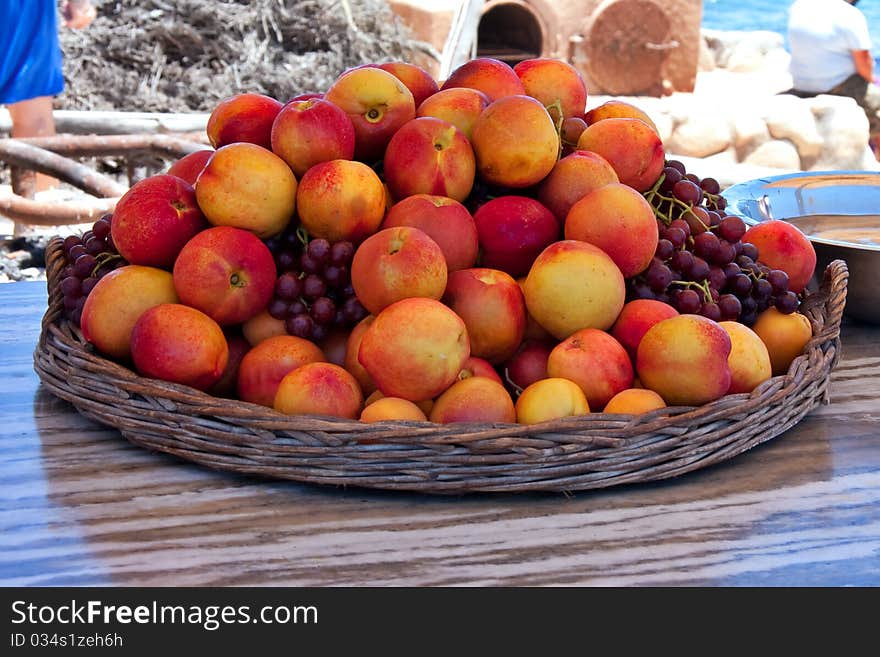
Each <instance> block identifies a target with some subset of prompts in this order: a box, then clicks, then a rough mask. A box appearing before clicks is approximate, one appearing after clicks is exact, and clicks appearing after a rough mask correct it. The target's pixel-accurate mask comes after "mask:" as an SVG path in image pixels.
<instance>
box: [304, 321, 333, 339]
mask: <svg viewBox="0 0 880 657" xmlns="http://www.w3.org/2000/svg"><path fill="white" fill-rule="evenodd" d="M328 333H329V331H328V330H327V327H326V326H324V325H322V324H315V325H313V326H312V334H311V335H310V336H309V339H310V340H311V341H312V342H321V341H322V340H324V339H325V338H326V337H327V334H328Z"/></svg>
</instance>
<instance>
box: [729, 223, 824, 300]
mask: <svg viewBox="0 0 880 657" xmlns="http://www.w3.org/2000/svg"><path fill="white" fill-rule="evenodd" d="M742 241H743V242H749V243H751V244H754V245H755V246H756V247H758V261H759V262H763V263H764V264H765V265H767V266H768V267H770V268H771V269H781V270H782V271H784V272H785V273H786V274H788V289H789V290H791V291H792V292H797V293H800V292H803V290H804V288H805V287H806V286H807V283H809V282H810V279H811V278H812V277H813V272H814V271H815V270H816V250H815V249H814V248H813V244H812V242H810V240H808V239H807V237H806V236H805V235H804V234H803V233H802V232H801V231H800V229H798V227H797V226H795V225H794V224H790V223H788V222H787V221H782V220H781V219H773V220H770V221H764V222H761V223H759V224H756V225H754V226H752V227H751V228H749V229H748V230H747V231H746V234H745V235H743V237H742Z"/></svg>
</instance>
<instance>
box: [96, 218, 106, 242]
mask: <svg viewBox="0 0 880 657" xmlns="http://www.w3.org/2000/svg"><path fill="white" fill-rule="evenodd" d="M92 234H94V236H95V237H97V238H98V239H99V240H103V239H106V238H107V236H108V235H109V234H110V222H109V221H105V220H104V219H98V220H97V221H96V222H95V224H94V225H93V226H92Z"/></svg>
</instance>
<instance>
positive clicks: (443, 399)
mask: <svg viewBox="0 0 880 657" xmlns="http://www.w3.org/2000/svg"><path fill="white" fill-rule="evenodd" d="M430 420H431V422H439V423H441V424H449V423H450V422H492V423H494V422H505V423H513V422H516V410H515V408H514V406H513V400H512V399H511V398H510V395H509V394H508V392H507V390H505V389H504V386H503V385H501V384H500V383H498V382H497V381H493V380H492V379H487V378H486V377H483V376H472V377H469V378H466V379H462V380H460V381H456V382H455V383H453V384H452V385H451V386H449V388H448V389H447V390H446V391H445V392H444V393H443V394H442V395H440V396H439V397H438V398H437V399H436V400H435V402H434V407H433V408H432V409H431V415H430Z"/></svg>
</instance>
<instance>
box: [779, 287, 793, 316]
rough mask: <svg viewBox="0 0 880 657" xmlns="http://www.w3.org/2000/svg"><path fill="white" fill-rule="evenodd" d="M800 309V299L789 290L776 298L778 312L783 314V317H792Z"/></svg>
mask: <svg viewBox="0 0 880 657" xmlns="http://www.w3.org/2000/svg"><path fill="white" fill-rule="evenodd" d="M797 308H798V298H797V295H796V294H795V293H794V292H792V291H791V290H789V291H788V292H785V293H783V294H780V295H779V296H778V297H776V310H778V311H779V312H781V313H782V314H783V315H790V314H791V313H793V312H794V311H795V310H797Z"/></svg>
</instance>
